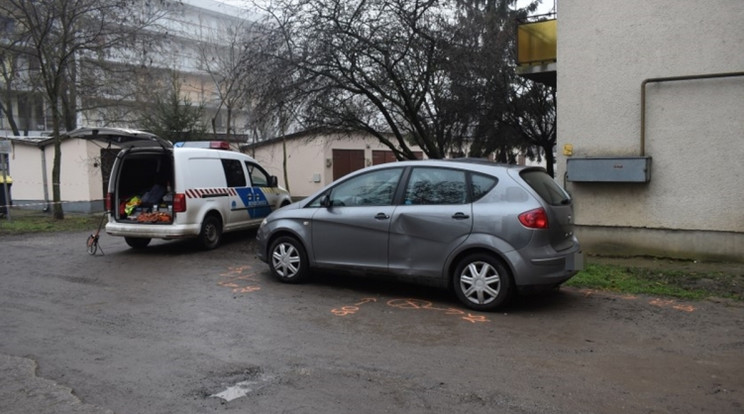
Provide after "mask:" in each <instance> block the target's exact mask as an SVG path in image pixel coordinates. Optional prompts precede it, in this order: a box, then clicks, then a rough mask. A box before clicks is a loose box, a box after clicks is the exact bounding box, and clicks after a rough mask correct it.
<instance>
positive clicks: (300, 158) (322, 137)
mask: <svg viewBox="0 0 744 414" xmlns="http://www.w3.org/2000/svg"><path fill="white" fill-rule="evenodd" d="M284 142H285V143H286V148H287V176H288V179H289V190H290V193H291V194H292V196H293V197H295V198H297V197H306V196H309V195H311V194H313V193H314V192H316V191H318V190H320V189H321V188H323V187H324V186H326V185H327V184H330V183H331V182H333V150H334V149H347V150H354V149H356V150H358V149H363V150H364V164H365V166H370V165H372V151H375V150H380V151H389V150H390V148H388V147H387V146H385V145H383V144H381V143H380V142H379V140H377V139H376V138H374V137H372V136H370V135H364V134H360V133H354V134H346V133H332V134H327V133H321V134H308V135H305V136H300V137H296V138H291V139H287V140H286V141H284ZM283 148H284V147H283V145H282V140H280V139H279V140H272V141H271V142H270V143H266V144H264V145H261V146H258V147H256V148H255V149H249V150H247V151H246V153H247V154H248V155H250V156H252V157H253V158H255V159H256V161H258V162H259V164H261V165H262V166H263V167H264V168H266V170H267V171H268V172H269V173H270V174H272V175H276V176H277V178H278V179H279V184H280V185H281V186H283V187H285V188H286V187H287V186H286V183H285V180H284V172H283V171H284V169H283V162H284V156H283V154H284V150H283ZM414 150H415V151H418V150H419V149H418V147H416V148H414Z"/></svg>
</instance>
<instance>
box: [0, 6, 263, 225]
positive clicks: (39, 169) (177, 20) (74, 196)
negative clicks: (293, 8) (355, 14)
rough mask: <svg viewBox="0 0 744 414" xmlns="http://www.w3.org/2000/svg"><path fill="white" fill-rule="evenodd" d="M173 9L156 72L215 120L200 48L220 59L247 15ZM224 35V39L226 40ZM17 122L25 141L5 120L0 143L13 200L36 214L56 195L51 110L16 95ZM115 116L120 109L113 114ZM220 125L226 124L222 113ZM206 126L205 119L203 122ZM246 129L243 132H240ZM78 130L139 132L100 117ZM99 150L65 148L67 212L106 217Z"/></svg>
mask: <svg viewBox="0 0 744 414" xmlns="http://www.w3.org/2000/svg"><path fill="white" fill-rule="evenodd" d="M169 7H170V8H171V9H172V10H171V11H170V13H169V14H168V16H167V18H165V19H163V21H162V22H160V24H161V28H163V29H165V30H167V31H168V34H169V35H168V43H167V47H166V48H165V49H164V53H160V54H156V55H154V57H153V62H152V68H153V70H166V69H174V70H176V71H177V72H178V73H179V75H180V77H181V78H182V79H183V88H184V89H183V91H182V92H183V93H185V94H187V95H188V97H189V99H190V100H191V101H192V102H195V103H203V104H204V107H205V109H206V112H207V114H206V115H207V116H208V117H212V116H213V115H214V113H215V111H216V107H217V106H218V105H219V100H218V97H217V96H216V94H215V84H214V82H213V80H212V78H211V76H210V75H209V73H207V72H205V71H204V68H203V65H202V63H201V62H200V61H201V56H200V52H199V45H200V43H203V42H213V44H212V46H211V47H209V48H208V49H209V50H212V51H213V52H214V53H220V52H221V51H222V50H224V47H226V45H225V44H220V39H222V38H226V36H227V35H225V31H226V30H228V29H230V28H234V27H237V26H239V25H241V24H246V23H247V22H249V20H248V18H249V17H250V15H248V14H247V11H245V10H243V9H239V8H236V7H232V6H229V5H226V4H224V3H220V2H216V1H212V0H183V1H182V2H176V1H174V2H171V3H169ZM223 35H224V36H223ZM10 109H11V110H13V111H14V114H15V115H16V120H17V121H21V122H22V124H21V133H22V134H24V135H27V136H24V137H15V136H12V131H11V130H10V128H9V126H8V122H7V120H6V119H5V115H4V114H2V115H3V116H2V120H1V121H0V139H3V137H5V138H7V139H8V140H9V141H10V143H11V144H10V145H11V152H10V154H9V172H10V176H11V177H12V179H13V184H12V188H11V196H12V197H11V198H12V200H13V205H14V206H16V207H28V208H33V209H41V208H47V207H48V206H49V205H50V203H51V200H50V197H51V194H52V190H51V188H52V187H51V186H52V179H51V171H52V163H53V159H54V158H53V157H54V144H53V140H52V139H50V138H49V136H50V132H51V121H50V116H48V109H47V108H46V104H45V103H44V100H43V99H42V97H41V96H39V94H38V93H36V94H32V93H30V92H28V91H24V90H19V91H17V97H16V99H15V100H14V102H12V104H11V105H10ZM114 110H116V109H114ZM233 117H234V121H235V122H234V123H233V126H237V127H238V128H236V129H238V131H237V133H238V134H240V132H241V131H240V128H242V127H244V123H245V121H244V119H245V118H246V116H245V114H243V115H241V114H240V113H236V114H233ZM221 119H222V120H223V121H224V111H223V116H222V117H221ZM207 121H208V120H207V119H205V122H207ZM217 125H218V129H217V132H218V133H224V132H225V129H226V127H227V126H226V125H225V123H224V122H222V123H220V122H219V121H218V122H217ZM241 125H242V127H241ZM78 126H93V127H95V126H114V127H126V128H133V129H138V128H139V126H138V125H137V124H136V123H134V122H126V121H122V122H118V123H113V124H112V123H108V122H106V121H105V120H104V119H103V118H102V117H101V116H100V113H99V112H98V111H91V112H80V113H79V114H78ZM105 151H106V149H105V148H102V147H101V146H100V144H97V143H95V142H92V141H85V140H80V139H67V140H63V142H62V150H61V153H62V160H61V172H60V174H61V183H60V192H61V202H62V204H63V208H64V209H65V211H72V212H93V211H102V210H103V208H104V206H103V200H104V199H105V189H104V184H105V182H106V181H107V179H108V171H107V170H106V169H105V165H104V161H105V159H108V158H110V157H111V151H114V152H115V151H116V149H109V150H108V151H109V154H108V156H104V155H103V153H104V152H105Z"/></svg>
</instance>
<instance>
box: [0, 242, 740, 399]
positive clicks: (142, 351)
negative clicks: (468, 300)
mask: <svg viewBox="0 0 744 414" xmlns="http://www.w3.org/2000/svg"><path fill="white" fill-rule="evenodd" d="M86 236H87V233H59V234H46V235H29V236H8V237H3V238H2V239H0V244H1V245H2V255H0V268H1V269H2V272H0V285H1V287H2V289H0V332H1V335H0V354H4V355H8V356H10V357H22V358H28V359H30V360H33V361H35V362H36V363H37V364H38V368H37V372H36V374H37V375H38V376H39V377H42V378H44V379H48V380H51V381H54V382H56V383H58V384H62V385H64V386H66V387H69V388H71V389H72V390H73V392H74V394H75V396H76V397H77V398H79V399H80V400H81V401H83V402H84V403H85V404H89V405H90V406H95V407H100V408H101V409H102V410H110V411H112V412H115V413H204V412H240V413H274V412H276V413H284V412H292V413H317V412H324V413H349V412H354V413H380V412H395V413H398V412H409V413H452V412H458V413H481V412H498V413H680V412H690V413H692V412H694V413H704V412H710V413H741V412H744V375H742V374H741V373H742V371H743V370H744V357H743V356H742V355H744V307H742V306H741V305H740V304H738V303H736V302H730V301H717V300H704V301H699V302H686V301H678V300H670V299H666V298H658V297H652V296H637V295H636V296H630V295H618V294H611V293H604V292H599V291H592V290H580V289H573V288H564V289H561V290H560V291H558V292H557V293H554V294H552V295H547V296H533V297H526V298H520V299H519V300H517V301H515V303H513V304H512V305H510V306H509V307H508V308H505V309H503V310H501V311H499V312H494V313H478V312H471V311H469V310H467V309H464V308H462V307H461V306H460V305H459V304H458V302H457V301H456V300H455V299H454V297H453V296H452V295H451V294H449V293H448V292H445V291H441V290H437V289H430V288H425V287H420V286H415V285H409V284H401V283H395V282H392V281H382V280H379V279H370V278H363V277H348V276H343V275H327V274H319V275H316V277H315V279H314V281H313V282H312V283H309V284H304V285H300V286H292V285H285V284H280V283H277V282H275V281H274V280H273V279H272V278H271V277H270V274H269V272H268V269H267V268H266V266H265V264H263V263H260V262H257V261H256V260H255V258H254V256H253V253H252V251H253V247H254V241H253V237H255V234H254V233H251V232H247V233H241V234H236V235H232V236H231V237H229V238H228V240H226V242H225V244H224V245H223V246H222V247H220V248H219V249H217V250H214V251H210V252H203V251H200V250H198V249H197V248H195V247H194V246H193V245H192V244H190V243H184V242H160V241H158V242H155V243H153V246H151V247H150V248H148V249H147V250H145V251H141V252H140V251H134V250H131V249H129V248H128V247H127V246H126V245H125V244H124V242H123V240H121V239H117V238H112V237H109V236H103V238H102V240H101V243H102V247H103V249H104V252H105V255H103V256H102V255H98V256H89V255H88V254H87V253H86V251H85V246H84V243H85V237H86ZM590 260H592V259H591V258H590ZM612 260H619V259H612ZM644 260H647V259H644ZM622 263H628V262H627V261H625V262H622ZM654 265H658V266H660V267H661V268H664V269H666V268H669V266H679V265H694V263H687V264H683V263H674V264H671V263H666V262H664V261H659V262H656V263H654ZM733 271H734V273H736V272H740V271H741V269H740V268H738V267H735V268H734V269H733ZM18 392H20V393H23V392H31V391H28V390H26V391H23V390H20V391H18ZM233 397H234V399H233ZM228 400H229V401H228ZM2 404H8V403H7V402H0V411H2V412H9V413H15V412H18V413H21V412H24V411H22V410H16V409H15V408H13V407H8V406H6V407H3V405H2Z"/></svg>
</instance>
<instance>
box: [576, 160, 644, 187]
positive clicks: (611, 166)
mask: <svg viewBox="0 0 744 414" xmlns="http://www.w3.org/2000/svg"><path fill="white" fill-rule="evenodd" d="M566 174H567V180H568V181H573V182H583V183H647V182H649V181H650V180H651V157H593V158H568V159H566Z"/></svg>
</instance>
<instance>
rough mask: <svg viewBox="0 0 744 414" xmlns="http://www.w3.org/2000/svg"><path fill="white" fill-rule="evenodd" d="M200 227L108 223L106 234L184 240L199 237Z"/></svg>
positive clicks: (197, 225)
mask: <svg viewBox="0 0 744 414" xmlns="http://www.w3.org/2000/svg"><path fill="white" fill-rule="evenodd" d="M200 231H201V225H199V224H196V225H181V224H134V223H118V222H109V223H108V224H106V233H107V234H109V235H111V236H121V237H139V238H148V239H185V238H192V237H196V236H198V235H199V232H200Z"/></svg>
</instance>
